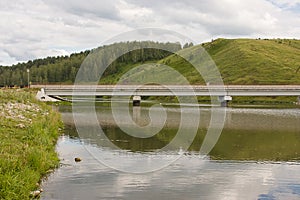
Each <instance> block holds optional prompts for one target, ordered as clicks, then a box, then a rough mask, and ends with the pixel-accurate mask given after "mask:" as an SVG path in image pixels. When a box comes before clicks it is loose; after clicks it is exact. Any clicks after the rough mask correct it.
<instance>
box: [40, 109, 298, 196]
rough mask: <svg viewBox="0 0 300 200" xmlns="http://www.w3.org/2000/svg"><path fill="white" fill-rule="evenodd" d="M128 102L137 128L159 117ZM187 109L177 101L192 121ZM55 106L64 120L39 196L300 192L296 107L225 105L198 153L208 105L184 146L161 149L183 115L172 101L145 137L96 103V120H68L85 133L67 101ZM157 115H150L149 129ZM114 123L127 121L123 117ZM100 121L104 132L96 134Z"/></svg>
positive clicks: (170, 138) (172, 135)
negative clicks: (212, 136) (218, 129)
mask: <svg viewBox="0 0 300 200" xmlns="http://www.w3.org/2000/svg"><path fill="white" fill-rule="evenodd" d="M118 109H119V110H122V109H123V108H122V107H120V108H118ZM131 109H132V110H131V111H130V112H131V114H132V115H133V116H132V117H133V121H135V122H136V123H137V124H140V126H143V127H145V126H147V124H149V122H150V121H149V120H150V117H151V116H152V117H154V118H158V119H160V117H163V116H160V114H159V113H158V114H157V115H156V114H155V110H154V111H153V112H152V111H150V110H149V107H134V108H131ZM84 110H85V108H84V106H83V107H82V111H83V112H84ZM194 110H195V107H193V106H186V107H185V108H184V112H185V113H187V116H189V120H190V121H191V122H193V120H194V119H195V116H194ZM59 111H60V112H61V114H62V117H63V120H64V123H65V127H66V128H65V134H64V135H63V136H61V137H60V138H59V141H58V143H57V151H58V153H59V156H60V159H61V167H60V168H58V169H57V170H56V171H55V172H54V173H53V174H51V175H50V176H49V177H48V179H47V181H45V182H44V183H43V188H44V192H43V193H42V196H41V199H45V200H50V199H128V200H129V199H130V200H138V199H157V200H158V199H162V200H163V199H178V200H179V199H187V200H189V199H217V200H218V199H230V200H231V199H260V200H271V199H272V200H273V199H289V200H290V199H300V112H299V109H270V108H227V110H226V119H225V124H224V128H223V129H222V134H221V135H220V137H219V138H218V141H217V143H216V144H215V146H214V148H213V149H212V151H210V153H209V154H208V155H205V156H203V155H200V154H199V150H200V149H201V145H203V140H204V138H205V135H206V132H207V129H208V126H209V122H210V119H211V108H209V107H201V108H200V114H201V115H200V122H199V124H196V125H195V127H194V125H193V124H194V123H191V125H189V127H188V128H186V129H184V130H185V132H186V134H187V135H188V134H189V129H195V128H196V132H195V135H194V136H193V140H192V141H191V140H190V139H188V140H187V141H189V148H188V149H183V150H182V149H181V146H180V147H179V148H178V149H176V148H174V150H171V149H172V148H170V149H169V150H168V151H156V150H157V149H161V148H163V147H164V146H166V145H167V144H168V143H169V142H170V141H171V140H173V139H174V138H175V137H176V133H177V130H178V128H179V124H180V120H182V118H181V112H180V109H179V108H178V107H176V106H175V107H174V106H166V108H165V111H166V114H167V115H166V116H167V120H166V123H165V124H164V127H163V129H162V130H161V131H160V132H159V133H158V134H156V135H153V136H151V137H150V136H149V137H147V138H137V137H133V136H131V135H128V134H126V133H124V129H122V128H120V127H119V126H118V125H120V124H118V125H117V124H116V121H115V120H114V117H113V112H112V110H111V108H110V107H109V106H106V105H99V106H97V107H96V116H97V119H98V122H97V123H95V122H93V121H91V122H90V123H87V122H84V123H83V124H80V121H76V120H75V121H76V125H77V126H79V127H85V130H88V131H86V132H84V131H83V132H82V131H80V130H79V131H77V130H76V127H75V125H74V119H73V115H72V109H71V106H60V107H59ZM149 111H150V114H149ZM151 112H152V114H151ZM120 113H121V114H120ZM120 113H119V115H121V117H122V112H120ZM124 116H125V114H124ZM159 121H160V120H157V121H156V122H155V120H154V121H153V127H152V129H151V127H150V129H151V130H152V131H153V128H155V127H156V124H155V123H159ZM119 123H120V122H119ZM121 123H123V125H125V128H130V126H127V125H128V124H127V121H126V120H124V121H122V120H121ZM99 126H100V127H101V129H102V130H103V134H105V137H102V136H100V135H101V134H100V135H99V134H98V133H97V132H98V131H99V130H98V127H99ZM95 130H96V131H95ZM108 142H110V143H112V144H113V145H115V146H117V149H113V148H111V146H110V145H108ZM183 146H184V145H183ZM75 157H80V158H81V159H82V161H81V162H75V161H74V158H75ZM162 161H164V162H162ZM160 164H161V166H160ZM149 166H150V168H151V169H153V170H149V169H150V168H147V167H149ZM143 170H144V171H143ZM135 172H139V173H135ZM143 172H145V173H143Z"/></svg>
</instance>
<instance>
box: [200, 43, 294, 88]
mask: <svg viewBox="0 0 300 200" xmlns="http://www.w3.org/2000/svg"><path fill="white" fill-rule="evenodd" d="M203 47H204V48H205V49H206V50H207V52H208V53H209V54H210V55H211V57H212V58H213V60H214V61H215V63H216V65H217V66H218V68H219V70H220V72H221V74H222V78H223V80H224V82H225V83H226V84H300V70H299V68H300V40H280V39H278V40H250V39H235V40H228V39H218V40H216V41H213V42H211V43H206V44H203Z"/></svg>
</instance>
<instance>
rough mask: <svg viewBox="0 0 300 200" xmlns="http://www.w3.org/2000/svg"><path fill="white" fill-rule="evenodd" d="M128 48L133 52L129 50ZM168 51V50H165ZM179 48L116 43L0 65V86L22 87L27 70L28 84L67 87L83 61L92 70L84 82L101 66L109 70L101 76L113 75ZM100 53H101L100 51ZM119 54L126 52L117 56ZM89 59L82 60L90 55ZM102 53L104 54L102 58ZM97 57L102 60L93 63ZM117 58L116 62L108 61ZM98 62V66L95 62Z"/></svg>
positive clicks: (150, 42) (93, 78)
mask: <svg viewBox="0 0 300 200" xmlns="http://www.w3.org/2000/svg"><path fill="white" fill-rule="evenodd" d="M131 49H136V50H132V51H131ZM165 49H168V50H169V51H166V50H165ZM180 49H181V45H180V43H158V42H152V41H143V42H138V41H134V42H120V43H115V44H112V45H107V46H102V47H99V48H96V49H93V50H91V51H90V50H87V51H84V52H80V53H74V54H71V55H70V56H57V57H47V58H44V59H36V60H33V61H28V62H27V63H18V64H16V65H12V66H0V86H1V87H4V86H26V85H28V81H27V78H28V77H27V76H28V73H27V69H29V75H30V82H31V83H32V84H54V83H62V84H70V83H73V82H74V80H75V78H76V74H77V72H78V70H79V68H80V66H81V64H82V63H83V62H85V64H89V63H88V62H90V64H91V66H95V67H94V68H95V69H94V70H93V68H89V71H87V72H86V73H85V76H86V77H83V78H85V80H95V79H96V78H97V77H98V74H97V73H98V71H99V69H97V67H98V66H99V65H103V64H109V67H108V68H107V69H106V71H105V72H104V76H108V75H111V74H113V73H116V72H117V71H118V70H120V68H121V67H122V66H124V65H129V64H135V63H143V62H146V61H154V60H160V59H162V58H165V57H167V56H169V55H171V54H172V53H171V52H176V51H178V50H180ZM102 50H103V51H102ZM121 52H127V53H126V54H124V55H121V56H118V55H120V53H121ZM91 53H92V56H93V57H95V59H96V60H93V59H92V58H90V57H92V56H89V59H86V60H85V58H87V56H88V55H89V54H90V55H91ZM103 53H104V54H105V55H103ZM97 54H98V55H100V54H101V56H100V57H102V58H103V57H104V58H105V59H102V60H99V59H98V60H97V58H96V57H97ZM115 56H117V57H118V58H117V59H116V60H113V61H111V60H109V59H110V58H112V57H115ZM99 62H102V63H99Z"/></svg>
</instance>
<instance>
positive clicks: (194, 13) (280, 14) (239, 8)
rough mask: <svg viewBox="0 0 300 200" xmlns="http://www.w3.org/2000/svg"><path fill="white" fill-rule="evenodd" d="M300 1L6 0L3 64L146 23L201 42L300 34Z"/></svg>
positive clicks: (87, 44)
mask: <svg viewBox="0 0 300 200" xmlns="http://www.w3.org/2000/svg"><path fill="white" fill-rule="evenodd" d="M299 6H300V4H299V0H292V1H288V0H277V1H276V0H248V1H238V0H210V1H192V0H184V1H179V0H172V1H171V0H165V1H148V0H112V1H98V0H85V1H82V0H67V1H58V0H26V1H25V0H16V1H9V0H2V1H0V16H1V17H0V30H1V34H0V45H1V52H2V53H0V61H1V62H0V65H1V64H4V63H10V64H11V63H15V62H18V61H26V60H29V59H35V58H39V57H47V56H49V55H59V54H60V53H66V52H69V53H71V52H74V51H81V50H84V49H89V48H94V47H97V46H99V45H101V43H102V42H103V41H105V40H107V39H109V38H110V37H112V36H114V35H117V34H119V33H122V32H124V31H128V30H132V29H136V28H144V27H159V28H164V29H169V30H174V31H177V32H179V33H181V34H184V35H187V36H188V37H190V38H192V39H193V40H194V41H196V43H200V42H203V41H207V40H210V39H211V38H217V37H250V38H254V37H268V38H273V37H289V38H299V35H300V26H299V24H300V16H299V15H300V9H298V8H299ZM57 49H58V50H59V51H56V50H57ZM51 52H52V53H51Z"/></svg>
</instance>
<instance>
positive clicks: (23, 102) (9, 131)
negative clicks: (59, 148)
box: [0, 89, 63, 199]
mask: <svg viewBox="0 0 300 200" xmlns="http://www.w3.org/2000/svg"><path fill="white" fill-rule="evenodd" d="M35 94H36V91H33V90H28V89H1V90H0V199H31V198H33V197H32V194H33V192H32V191H37V190H40V189H41V188H40V182H41V179H42V178H43V177H45V176H46V175H47V174H48V173H49V172H50V171H51V170H52V169H54V168H56V167H57V166H58V165H59V158H58V155H57V153H56V151H55V147H56V142H57V139H58V137H59V135H60V132H61V131H60V130H62V127H63V124H62V121H61V116H60V114H59V113H58V112H57V111H55V110H53V109H52V108H51V106H49V105H47V104H45V103H42V102H39V101H37V100H36V99H35V97H34V96H35Z"/></svg>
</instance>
